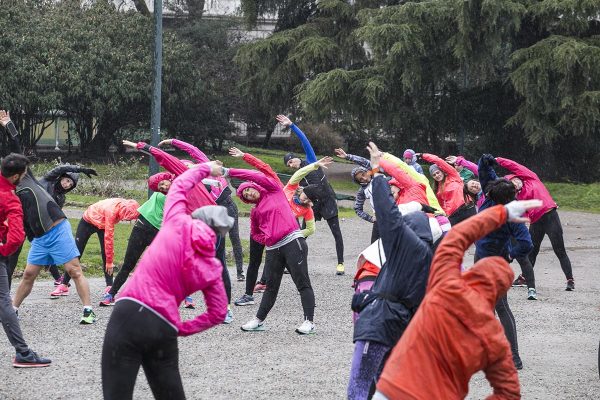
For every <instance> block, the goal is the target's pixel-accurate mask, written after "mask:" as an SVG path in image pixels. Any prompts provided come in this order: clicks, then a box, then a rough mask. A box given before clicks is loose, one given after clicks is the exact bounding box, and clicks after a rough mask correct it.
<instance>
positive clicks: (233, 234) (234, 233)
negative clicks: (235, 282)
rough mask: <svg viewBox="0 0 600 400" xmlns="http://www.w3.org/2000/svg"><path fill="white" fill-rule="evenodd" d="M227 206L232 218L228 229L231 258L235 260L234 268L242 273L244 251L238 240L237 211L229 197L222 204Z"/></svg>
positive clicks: (238, 272)
mask: <svg viewBox="0 0 600 400" xmlns="http://www.w3.org/2000/svg"><path fill="white" fill-rule="evenodd" d="M222 205H223V206H224V207H225V208H227V214H228V215H229V216H230V217H231V218H233V220H234V223H233V227H232V228H231V229H230V230H229V240H230V241H231V247H232V249H233V259H234V260H235V269H236V272H237V274H238V275H240V274H243V273H244V253H243V250H242V241H241V240H240V227H239V223H238V220H239V212H238V208H237V206H236V205H235V203H234V201H233V200H232V199H231V197H229V200H228V201H226V202H224V203H223V204H222Z"/></svg>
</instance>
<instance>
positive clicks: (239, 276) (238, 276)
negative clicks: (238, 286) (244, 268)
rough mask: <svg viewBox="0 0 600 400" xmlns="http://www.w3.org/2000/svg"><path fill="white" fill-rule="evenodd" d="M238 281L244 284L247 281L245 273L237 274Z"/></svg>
mask: <svg viewBox="0 0 600 400" xmlns="http://www.w3.org/2000/svg"><path fill="white" fill-rule="evenodd" d="M237 280H238V282H243V281H245V280H246V276H245V275H244V273H243V272H241V273H238V274H237Z"/></svg>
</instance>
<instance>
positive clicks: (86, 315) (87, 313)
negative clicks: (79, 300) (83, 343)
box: [79, 308, 96, 325]
mask: <svg viewBox="0 0 600 400" xmlns="http://www.w3.org/2000/svg"><path fill="white" fill-rule="evenodd" d="M94 322H96V314H95V313H94V311H93V310H92V309H91V308H85V309H84V310H83V317H81V321H80V322H79V323H80V324H81V325H90V324H93V323H94Z"/></svg>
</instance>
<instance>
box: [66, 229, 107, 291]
mask: <svg viewBox="0 0 600 400" xmlns="http://www.w3.org/2000/svg"><path fill="white" fill-rule="evenodd" d="M94 233H96V234H97V235H98V240H99V241H100V255H101V256H102V266H103V268H102V269H103V272H104V281H105V283H106V286H112V284H113V274H112V273H111V274H108V273H107V272H106V250H105V249H104V229H99V228H97V227H95V226H94V225H92V224H90V223H89V222H87V221H86V220H84V219H83V218H82V219H80V220H79V224H77V232H76V233H75V244H76V245H77V250H79V259H81V257H83V252H84V250H85V246H86V245H87V242H88V240H90V237H91V236H92V235H93V234H94ZM70 281H71V276H70V275H69V274H68V273H67V272H66V271H65V274H64V276H63V284H64V285H68V284H69V282H70Z"/></svg>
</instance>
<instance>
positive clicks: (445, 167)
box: [423, 153, 465, 216]
mask: <svg viewBox="0 0 600 400" xmlns="http://www.w3.org/2000/svg"><path fill="white" fill-rule="evenodd" d="M423 160H425V161H427V162H428V163H431V164H435V165H437V166H438V167H439V169H440V170H442V172H443V173H444V175H446V178H445V179H444V182H443V183H442V184H438V189H437V191H436V193H435V196H436V197H437V199H438V201H439V202H440V206H442V208H443V209H444V212H445V213H446V215H447V216H451V215H452V214H453V213H454V212H455V211H456V210H458V209H459V208H460V207H462V206H463V205H464V204H465V197H464V191H463V190H464V183H463V180H462V179H461V177H460V175H459V173H458V172H456V170H455V169H454V167H453V166H451V165H450V164H448V163H447V162H446V161H444V160H442V159H441V158H439V157H438V156H434V155H433V154H426V153H424V154H423Z"/></svg>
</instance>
